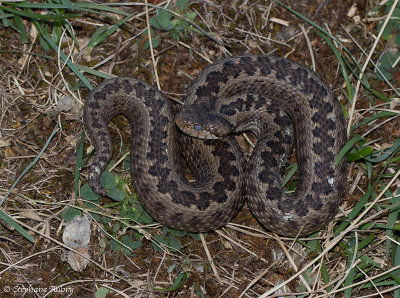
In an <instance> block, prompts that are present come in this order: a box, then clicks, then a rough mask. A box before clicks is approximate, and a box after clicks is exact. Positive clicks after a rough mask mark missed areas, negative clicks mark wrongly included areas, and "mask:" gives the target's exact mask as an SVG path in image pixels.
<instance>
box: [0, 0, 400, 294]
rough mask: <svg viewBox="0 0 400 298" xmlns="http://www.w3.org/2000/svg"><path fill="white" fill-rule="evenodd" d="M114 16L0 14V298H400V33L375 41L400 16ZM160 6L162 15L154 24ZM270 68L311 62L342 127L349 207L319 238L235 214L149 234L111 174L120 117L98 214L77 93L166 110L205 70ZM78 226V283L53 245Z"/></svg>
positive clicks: (206, 9)
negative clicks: (115, 93) (133, 86)
mask: <svg viewBox="0 0 400 298" xmlns="http://www.w3.org/2000/svg"><path fill="white" fill-rule="evenodd" d="M27 2H28V3H33V2H32V1H27ZM111 2H112V3H113V4H115V5H112V6H111V5H110V6H107V7H109V8H112V9H115V10H104V8H105V6H103V7H100V6H97V4H95V3H92V5H91V6H89V5H88V4H86V6H85V5H83V6H79V7H78V6H76V7H75V9H65V7H68V5H69V4H68V5H67V4H65V5H66V6H62V5H61V6H57V5H53V6H51V5H50V6H48V7H47V8H44V7H42V6H40V5H37V6H34V7H33V8H32V10H31V8H29V7H26V6H25V7H24V6H23V4H22V3H19V2H15V3H14V4H11V3H0V4H1V5H0V16H1V20H2V23H0V96H1V116H0V129H1V130H0V159H1V162H0V194H1V196H0V197H2V198H3V199H2V201H1V209H0V211H1V213H0V215H1V216H0V219H1V221H0V222H1V224H2V225H0V238H1V240H2V241H1V243H0V245H1V253H0V295H1V297H16V296H18V297H19V296H23V295H24V296H26V297H34V296H36V297H44V296H46V295H49V296H51V297H61V296H62V297H64V296H67V295H68V296H71V297H88V296H93V295H95V294H96V295H97V296H102V295H103V296H105V295H107V297H120V296H131V297H167V296H168V297H258V296H260V295H263V294H264V295H265V296H264V297H267V296H268V297H270V296H272V297H273V296H279V295H281V294H282V293H286V294H282V296H283V297H285V296H284V295H297V296H300V295H304V296H310V295H312V296H313V297H325V296H328V295H329V296H332V297H333V296H335V295H336V296H346V297H358V296H367V295H371V296H379V295H381V296H384V297H389V296H390V297H391V296H392V295H393V294H394V296H396V295H397V296H399V295H400V293H399V292H398V291H399V286H398V284H399V279H400V276H399V273H398V270H399V269H398V268H397V267H398V266H399V265H400V250H398V249H397V245H398V243H399V242H398V241H399V237H398V236H399V235H398V232H397V231H398V224H397V226H396V223H397V222H398V221H397V217H398V202H399V199H400V198H399V184H400V182H399V181H400V180H399V178H398V175H399V168H400V164H399V161H400V158H399V148H400V141H399V140H400V133H399V117H398V116H399V114H400V112H399V111H400V109H399V99H398V98H399V95H398V86H399V80H400V73H399V72H398V71H396V69H395V68H391V67H390V66H388V63H387V62H386V61H387V60H389V61H391V62H392V65H393V64H394V63H395V61H396V59H397V58H396V57H398V47H400V42H399V37H400V33H399V28H400V25H399V24H398V21H397V23H396V20H392V21H389V22H387V25H386V26H387V28H388V29H387V30H386V31H385V32H384V34H382V35H380V36H379V33H380V29H381V26H382V25H383V23H384V22H385V20H386V18H387V15H388V13H389V12H390V8H391V7H392V5H393V3H394V2H396V3H397V1H381V2H379V1H362V0H360V1H346V0H340V1H329V0H308V1H282V2H283V5H281V4H280V3H279V2H278V1H253V0H249V1H244V0H243V1H239V0H237V1H231V2H228V1H222V0H218V1H196V2H194V1H189V3H186V2H187V1H182V0H179V1H158V0H154V1H150V0H149V1H148V2H149V3H148V4H149V6H148V11H147V12H146V9H145V7H146V6H145V4H144V3H134V5H131V4H128V3H126V5H124V4H123V3H117V1H111ZM166 2H168V3H169V4H170V9H171V10H172V11H173V12H174V14H168V13H167V14H165V13H164V12H165V11H164V12H161V13H160V11H163V10H161V9H159V10H158V15H157V13H156V12H157V6H162V7H165V6H166V4H167V3H166ZM57 3H58V2H57ZM65 3H67V2H65ZM285 6H287V7H288V8H290V9H292V10H293V11H291V10H290V9H287V8H286V7H285ZM399 11H400V7H399V8H397V9H396V10H395V11H394V15H395V16H397V17H398V16H399V15H400V13H399ZM100 12H101V13H100ZM295 12H297V13H298V15H296V13H295ZM146 13H148V16H149V18H151V19H150V24H151V26H152V29H153V30H151V34H152V37H153V43H152V44H153V49H150V48H149V43H148V40H149V39H148V35H147V29H146V28H147V26H148V25H147V22H146ZM46 15H50V16H54V15H58V16H60V15H65V17H66V19H64V20H62V19H61V18H59V19H57V18H50V19H46V18H45V17H44V16H46ZM40 16H42V17H41V18H40ZM179 16H184V17H185V20H186V21H185V20H183V19H182V18H180V17H179ZM125 17H128V20H127V21H125V22H124V23H123V25H122V26H119V25H118V26H115V25H116V24H119V22H120V21H121V20H122V19H123V18H125ZM188 21H190V22H188ZM8 22H9V23H8ZM101 26H108V27H104V30H103V31H99V28H101ZM22 28H24V29H22ZM38 28H39V29H38ZM107 29H108V30H107ZM24 30H26V32H27V36H26V40H24V34H23V32H24ZM41 30H43V31H41ZM63 30H66V31H63ZM322 30H323V31H322ZM103 36H104V38H102V37H103ZM377 36H378V37H379V39H378V43H377V44H376V45H375V44H374V43H375V40H376V38H377ZM334 38H335V39H334ZM270 52H274V53H275V54H276V55H280V56H283V57H286V58H288V59H291V60H294V61H297V62H300V63H302V64H305V65H307V66H308V67H310V68H312V67H313V63H312V61H315V65H314V67H315V70H316V72H317V73H318V74H319V75H320V76H321V77H322V78H324V79H325V80H326V81H327V83H328V84H329V85H330V86H331V87H332V89H333V91H334V93H335V94H336V96H337V97H338V99H339V100H340V102H341V104H342V106H343V111H344V114H345V117H346V121H347V123H350V127H351V129H350V131H349V140H350V142H349V145H348V147H347V149H348V152H350V154H349V155H348V157H347V158H348V163H347V184H346V186H345V187H346V195H345V198H344V200H343V203H342V206H341V208H340V211H339V213H338V215H337V216H336V218H335V220H334V221H333V222H332V223H331V224H330V225H329V226H328V227H323V228H324V230H322V231H321V232H320V233H315V234H313V235H311V236H310V237H307V238H300V239H297V240H296V239H293V238H285V237H280V236H278V235H276V234H274V233H271V232H270V231H268V230H266V229H265V228H263V227H262V226H261V225H260V224H259V223H258V222H257V220H256V219H255V217H254V216H253V215H252V213H251V212H250V210H249V208H248V207H247V206H245V207H244V208H243V210H242V211H241V212H240V213H239V214H238V215H237V216H236V217H235V218H234V219H233V220H232V222H231V223H230V224H229V225H227V226H226V227H224V228H222V229H219V230H217V231H215V232H211V233H207V234H206V235H199V234H193V235H190V234H186V233H181V232H178V231H173V230H171V229H167V228H164V227H161V226H160V225H158V224H157V223H156V222H154V221H153V220H152V219H151V218H150V217H149V216H148V215H147V214H146V213H145V212H144V211H143V209H142V208H141V206H140V205H139V204H138V203H137V198H136V196H135V195H134V189H132V187H131V186H130V184H129V181H130V176H129V171H128V170H127V169H128V164H129V157H127V158H126V159H124V161H123V162H121V161H120V158H121V157H123V156H126V153H128V152H129V144H130V131H129V125H128V123H127V121H126V119H125V118H123V117H117V118H116V119H114V120H113V124H111V126H110V128H111V132H112V135H113V142H114V158H113V166H115V167H114V168H113V169H109V171H110V173H112V176H110V177H111V180H112V181H111V182H110V183H114V184H115V186H114V185H113V187H114V188H115V189H116V193H117V194H116V195H115V197H114V198H113V199H110V198H101V199H99V198H98V197H96V196H95V195H94V194H92V193H91V192H90V190H88V188H87V185H86V183H87V173H88V166H87V165H88V164H90V162H91V159H90V158H91V156H92V155H91V154H92V153H90V152H91V148H90V147H89V141H88V140H87V139H82V138H81V135H82V131H83V126H82V115H81V111H82V105H83V103H84V101H85V98H86V96H87V95H88V93H89V87H88V85H89V84H87V83H85V80H87V82H90V85H91V86H95V85H96V84H98V83H100V82H101V81H102V80H103V79H104V78H106V77H111V75H112V76H130V77H139V78H141V79H143V80H146V81H148V82H150V83H151V84H153V85H154V86H157V85H158V84H159V86H160V89H161V90H162V91H163V92H165V93H166V94H167V95H168V97H169V98H170V99H171V100H172V101H174V102H177V101H178V100H179V99H180V97H181V95H182V94H183V93H184V90H185V88H186V87H187V86H188V85H189V84H190V82H191V81H192V80H193V78H194V77H196V75H197V74H198V73H199V72H200V71H201V70H202V69H203V68H204V67H206V66H207V65H209V64H210V63H211V62H212V61H215V60H218V59H220V58H224V57H227V56H230V55H239V54H249V53H250V54H267V53H270ZM370 52H371V53H372V55H371V57H368V55H369V54H370ZM63 55H65V56H63ZM65 57H68V59H69V60H68V61H69V63H68V64H67V63H65V60H66V59H67V58H65ZM391 59H392V60H391ZM366 61H369V63H368V64H367V66H366V69H365V72H364V70H363V69H362V68H363V66H364V64H365V63H366ZM154 62H155V63H156V67H154ZM373 63H377V68H378V69H380V70H381V71H382V72H383V74H384V75H385V76H386V77H387V78H388V79H387V80H383V79H382V78H381V76H382V75H379V74H377V70H376V69H377V68H376V67H375V66H374V64H373ZM360 75H362V76H363V78H362V80H361V84H360V86H359V87H358V86H357V85H358V82H359V79H360ZM396 88H397V89H396ZM353 103H354V106H353ZM82 141H83V142H84V143H82ZM83 144H84V146H81V145H83ZM243 146H246V144H245V143H244V144H243ZM42 149H44V150H43V152H41V150H42ZM293 162H295V160H294V159H292V160H291V163H293ZM288 172H289V171H288ZM110 175H111V174H110ZM296 175H297V174H294V176H293V177H292V178H291V180H290V182H289V187H288V189H287V190H288V191H290V190H292V189H293V187H295V185H296V181H297V178H298V177H297V176H296ZM115 181H116V182H115ZM121 196H122V197H121ZM87 200H89V201H90V202H91V203H90V202H89V203H88V202H87ZM94 204H100V206H97V207H96V206H95V205H94ZM68 206H75V208H72V207H69V208H68ZM88 210H91V211H92V212H90V213H88V212H87V211H88ZM389 211H390V212H389ZM76 212H78V213H79V212H82V214H90V215H91V218H92V219H91V230H90V231H91V234H90V242H89V243H86V244H87V246H85V245H82V246H76V247H75V249H76V250H78V251H79V252H81V253H82V254H83V255H85V256H87V257H88V258H89V259H90V260H91V261H90V262H89V263H88V264H87V267H86V266H85V263H86V262H85V260H86V259H85V258H82V257H81V256H79V255H77V254H75V255H73V254H71V255H70V257H71V258H72V259H73V260H74V261H75V262H76V264H75V267H74V265H71V263H69V262H67V254H68V249H67V247H66V246H65V244H66V243H67V242H66V241H65V238H64V239H63V232H64V230H65V226H66V222H68V220H69V219H70V218H71V217H72V216H73V215H74V214H75V213H76ZM6 214H8V215H9V216H11V217H12V218H9V217H7V215H6ZM18 224H19V226H17V225H18ZM19 227H22V229H24V230H25V231H29V234H28V235H25V236H23V232H21V230H19ZM83 227H84V225H83V224H82V223H81V222H79V223H78V224H77V226H75V227H74V228H73V229H72V230H73V231H75V230H78V229H82V230H83V229H84V228H83ZM29 235H30V236H31V237H32V238H31V240H32V241H33V242H31V241H30V240H29V239H30V238H29ZM64 237H66V236H65V233H64ZM88 239H89V238H88V237H86V238H85V237H83V240H80V241H81V242H82V241H83V242H85V241H84V240H88ZM121 243H123V245H121ZM79 266H82V267H81V270H78V269H77V268H76V267H79ZM73 268H74V269H73ZM396 269H397V271H396ZM299 273H302V275H300V277H298V276H299ZM279 285H281V286H279ZM55 287H60V288H55Z"/></svg>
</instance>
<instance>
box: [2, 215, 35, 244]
mask: <svg viewBox="0 0 400 298" xmlns="http://www.w3.org/2000/svg"><path fill="white" fill-rule="evenodd" d="M0 219H2V220H4V221H5V222H6V223H7V224H8V225H10V226H12V227H13V228H14V229H15V230H16V231H17V232H18V233H20V234H21V235H22V236H24V237H25V238H26V239H27V240H29V241H30V242H32V243H35V239H33V237H32V236H31V235H30V234H29V233H28V232H27V231H26V230H25V229H24V228H23V227H21V226H20V225H19V224H18V223H17V222H16V221H15V220H14V219H13V218H12V217H11V216H10V215H8V214H7V213H6V212H5V211H4V210H3V209H1V208H0Z"/></svg>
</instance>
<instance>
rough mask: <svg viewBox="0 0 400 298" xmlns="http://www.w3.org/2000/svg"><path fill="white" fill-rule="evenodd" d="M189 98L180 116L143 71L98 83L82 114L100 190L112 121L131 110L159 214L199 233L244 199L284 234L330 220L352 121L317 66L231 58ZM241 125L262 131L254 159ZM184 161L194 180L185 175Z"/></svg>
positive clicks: (136, 166)
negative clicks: (241, 140) (286, 181)
mask: <svg viewBox="0 0 400 298" xmlns="http://www.w3.org/2000/svg"><path fill="white" fill-rule="evenodd" d="M183 101H184V103H185V104H184V106H183V107H182V108H181V110H180V111H179V113H178V114H177V115H176V116H175V113H174V110H173V107H172V105H171V103H170V101H169V100H168V99H167V98H166V97H165V96H164V94H163V93H162V92H160V91H159V90H157V89H156V88H154V87H152V86H151V85H149V84H148V83H146V82H144V81H141V80H139V79H134V78H114V79H110V80H106V81H104V82H103V83H102V84H100V85H98V86H97V87H96V88H94V90H93V91H92V92H91V93H90V95H89V97H88V98H87V100H86V102H85V106H84V114H83V119H84V126H85V130H86V132H87V135H88V137H89V139H90V140H91V142H92V143H93V145H94V146H95V149H96V155H95V158H94V161H93V163H92V165H91V167H90V171H89V184H90V186H91V187H92V189H93V190H94V191H95V192H96V193H98V194H100V195H103V196H104V195H106V191H105V189H104V188H103V187H102V186H101V185H100V180H99V179H100V175H101V173H102V172H103V170H104V168H105V167H106V165H107V164H108V163H109V161H110V160H111V156H112V142H111V138H110V133H109V129H108V122H109V121H110V120H111V119H112V118H113V117H114V116H116V115H117V114H124V115H125V116H126V117H127V118H128V120H129V123H130V126H131V130H132V143H131V176H132V181H133V185H134V188H135V191H136V193H137V194H138V197H139V199H140V202H141V203H142V205H143V206H144V207H145V209H146V210H147V211H148V212H149V213H150V214H151V215H152V216H153V217H154V218H155V219H156V220H157V221H158V222H160V223H162V224H164V225H166V226H169V227H172V228H175V229H180V230H185V231H193V232H204V231H209V230H213V229H217V228H219V227H221V226H223V225H225V224H226V223H228V222H229V221H230V220H231V219H232V217H233V216H235V214H236V213H237V212H238V210H239V209H240V208H241V206H242V204H243V201H244V199H245V198H246V199H247V200H248V203H249V206H250V209H251V210H252V212H253V213H254V215H255V216H256V217H257V219H258V220H259V221H260V222H261V223H262V224H263V225H264V226H265V227H267V228H268V229H270V230H272V231H274V232H276V233H278V234H282V235H288V236H295V235H307V234H310V233H311V232H314V231H316V230H319V229H321V228H323V227H325V226H326V224H327V223H328V222H329V221H330V220H332V218H333V217H334V216H335V214H336V212H337V209H338V206H339V204H340V203H341V199H342V196H343V193H344V183H345V161H344V160H342V161H341V162H340V163H339V164H338V165H337V166H334V162H335V159H336V157H337V156H338V153H339V151H340V150H341V148H342V147H343V146H344V144H345V142H346V132H345V121H344V117H343V113H342V110H341V106H340V104H339V102H338V100H337V99H336V97H335V96H334V94H333V93H332V91H331V90H330V88H329V87H328V86H327V84H326V83H325V82H324V81H323V80H321V79H320V78H319V77H318V76H317V75H316V74H315V73H314V72H313V71H311V70H309V69H308V68H305V67H304V66H301V65H300V64H297V63H294V62H291V61H289V60H286V59H283V58H278V57H273V56H251V55H247V56H237V57H231V58H227V59H224V60H221V61H218V62H216V63H214V64H212V65H210V66H209V67H207V68H206V69H204V70H203V71H202V72H201V73H200V74H199V76H198V77H197V78H196V79H195V80H194V81H193V82H192V83H191V85H190V86H189V87H188V88H187V90H186V93H185V96H184V98H183ZM178 127H179V129H178ZM293 127H294V131H295V141H296V156H297V162H298V164H299V177H300V178H299V184H298V186H297V189H296V191H295V192H294V194H293V195H291V196H288V195H286V194H285V193H284V192H283V190H282V187H281V182H282V181H281V171H282V169H281V168H282V166H283V165H285V163H286V161H287V159H288V157H289V156H290V151H291V148H292V143H293V137H292V131H293ZM182 131H183V132H185V133H182ZM244 131H251V132H252V133H254V135H255V136H256V138H257V143H256V145H255V147H254V150H253V152H252V153H251V156H250V158H249V160H248V161H246V159H245V158H244V155H243V153H242V151H241V149H240V147H239V145H238V143H237V142H236V139H235V137H234V136H233V134H235V133H240V132H244ZM188 135H192V136H194V137H190V136H188ZM202 139H207V140H202ZM182 159H184V160H185V161H186V162H187V165H188V167H189V168H190V170H191V172H192V175H193V177H194V180H195V182H189V181H188V180H187V178H186V177H185V175H184V172H185V167H184V166H182Z"/></svg>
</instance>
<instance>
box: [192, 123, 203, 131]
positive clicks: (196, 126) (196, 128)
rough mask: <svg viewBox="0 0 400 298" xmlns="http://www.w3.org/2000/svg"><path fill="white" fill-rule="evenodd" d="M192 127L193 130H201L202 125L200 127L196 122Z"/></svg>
mask: <svg viewBox="0 0 400 298" xmlns="http://www.w3.org/2000/svg"><path fill="white" fill-rule="evenodd" d="M194 129H195V130H202V129H203V127H202V126H201V125H198V124H197V125H195V126H194Z"/></svg>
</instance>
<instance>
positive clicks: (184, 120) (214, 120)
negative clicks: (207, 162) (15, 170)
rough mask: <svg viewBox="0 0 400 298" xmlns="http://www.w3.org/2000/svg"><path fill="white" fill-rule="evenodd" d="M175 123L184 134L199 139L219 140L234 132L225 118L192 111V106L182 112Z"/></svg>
mask: <svg viewBox="0 0 400 298" xmlns="http://www.w3.org/2000/svg"><path fill="white" fill-rule="evenodd" d="M175 123H176V125H177V126H178V127H179V129H180V130H182V131H183V132H184V133H186V134H188V135H190V136H192V137H196V138H200V139H219V138H222V137H225V136H227V135H228V134H230V133H232V132H233V130H234V127H233V126H232V124H231V123H230V122H228V121H227V120H226V119H225V118H223V117H221V116H219V115H216V114H213V113H202V112H201V111H200V112H199V111H194V108H193V107H192V106H190V107H188V108H187V109H184V110H182V111H181V112H180V113H179V114H178V115H177V116H176V118H175Z"/></svg>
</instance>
